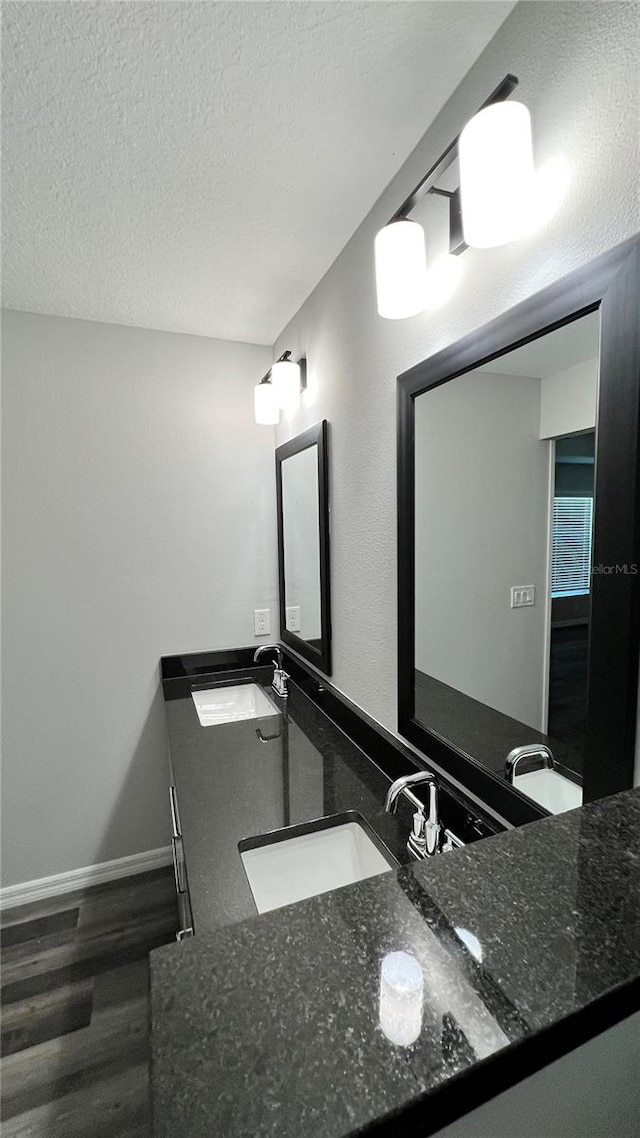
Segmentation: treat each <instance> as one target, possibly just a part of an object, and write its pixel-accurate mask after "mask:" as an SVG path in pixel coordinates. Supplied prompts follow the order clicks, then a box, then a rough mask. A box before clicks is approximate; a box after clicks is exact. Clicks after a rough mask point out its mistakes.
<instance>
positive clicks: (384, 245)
mask: <svg viewBox="0 0 640 1138" xmlns="http://www.w3.org/2000/svg"><path fill="white" fill-rule="evenodd" d="M375 259H376V289H377V294H378V312H379V313H380V315H381V316H384V317H385V318H386V319H387V320H404V319H405V318H406V317H407V316H417V314H418V313H419V312H422V310H423V308H424V306H425V297H426V291H427V251H426V244H425V238H424V230H423V228H422V226H421V225H419V224H418V222H417V221H407V220H406V219H404V218H403V219H402V220H400V221H392V222H390V224H389V225H385V227H384V229H381V230H380V232H379V233H378V234H377V236H376V240H375Z"/></svg>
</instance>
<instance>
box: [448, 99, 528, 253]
mask: <svg viewBox="0 0 640 1138" xmlns="http://www.w3.org/2000/svg"><path fill="white" fill-rule="evenodd" d="M458 155H459V158H460V197H461V203H462V229H463V233H464V239H465V241H466V243H467V245H471V246H473V247H475V248H476V249H491V248H493V247H494V246H496V245H506V243H507V242H508V241H514V240H515V239H516V238H517V237H520V236H522V235H523V234H524V233H526V232H527V231H528V229H530V223H531V218H530V213H531V209H532V205H533V202H532V192H533V182H534V177H533V145H532V141H531V116H530V114H529V111H528V110H527V108H526V107H525V106H524V104H523V103H515V102H514V103H511V102H506V103H494V104H493V105H492V106H490V107H485V108H484V110H482V111H478V114H477V115H474V117H473V118H472V119H471V121H470V122H468V123H467V125H466V126H465V128H464V130H463V131H462V134H461V135H460V139H459V142H458Z"/></svg>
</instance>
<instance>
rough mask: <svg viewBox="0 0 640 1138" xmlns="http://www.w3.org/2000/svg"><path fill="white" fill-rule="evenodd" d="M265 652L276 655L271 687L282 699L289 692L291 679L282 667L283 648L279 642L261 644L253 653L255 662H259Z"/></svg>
mask: <svg viewBox="0 0 640 1138" xmlns="http://www.w3.org/2000/svg"><path fill="white" fill-rule="evenodd" d="M263 652H273V654H274V655H275V661H274V662H275V666H276V667H275V672H274V673H273V681H272V683H271V687H272V688H273V690H274V692H275V693H276V695H279V696H280V698H281V699H286V697H287V696H288V694H289V692H288V690H287V680H289V679H291V677H290V676H289V675H288V674H287V672H285V670H284V668H283V667H282V649H281V647H280V645H279V644H261V645H260V647H259V648H256V650H255V652H254V654H253V662H254V664H257V662H258V660H259V659H260V657H261V656H262V653H263Z"/></svg>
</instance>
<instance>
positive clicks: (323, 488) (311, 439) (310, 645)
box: [276, 419, 331, 676]
mask: <svg viewBox="0 0 640 1138" xmlns="http://www.w3.org/2000/svg"><path fill="white" fill-rule="evenodd" d="M316 445H317V448H318V519H319V529H320V535H319V536H320V640H319V642H318V641H311V642H310V641H307V640H303V639H302V637H301V636H296V634H295V632H289V631H288V629H287V628H286V592H285V577H284V516H283V510H282V463H283V462H284V460H285V459H286V458H291V456H292V455H294V454H299V453H300V451H303V450H307V449H308V448H309V447H312V446H316ZM276 500H277V507H278V511H277V512H278V582H279V588H280V639H281V641H282V643H283V644H286V645H287V646H288V647H289V648H292V649H293V651H294V652H297V653H298V655H300V656H304V658H305V660H308V661H309V663H310V664H315V666H316V668H318V669H319V670H320V671H321V672H324V674H325V675H326V676H330V675H331V589H330V557H329V431H328V423H327V420H326V419H323V420H322V422H321V423H318V425H317V426H316V427H310V428H309V430H308V431H304V433H303V434H301V435H297V436H296V438H295V439H289V441H288V442H286V443H283V444H282V446H279V447H277V449H276Z"/></svg>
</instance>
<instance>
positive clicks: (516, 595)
mask: <svg viewBox="0 0 640 1138" xmlns="http://www.w3.org/2000/svg"><path fill="white" fill-rule="evenodd" d="M535 603H536V587H535V585H514V586H513V587H512V589H511V608H512V609H526V608H530V607H531V605H535Z"/></svg>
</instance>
